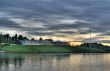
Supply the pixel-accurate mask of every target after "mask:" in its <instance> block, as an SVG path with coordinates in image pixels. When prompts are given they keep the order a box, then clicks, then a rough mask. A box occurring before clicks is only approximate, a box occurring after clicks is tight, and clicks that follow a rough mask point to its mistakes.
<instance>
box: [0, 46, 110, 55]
mask: <svg viewBox="0 0 110 71" xmlns="http://www.w3.org/2000/svg"><path fill="white" fill-rule="evenodd" d="M0 51H1V52H0V53H110V48H109V49H105V48H87V47H86V48H83V47H71V46H54V45H39V46H38V45H37V46H32V45H30V46H24V45H9V46H2V47H0Z"/></svg>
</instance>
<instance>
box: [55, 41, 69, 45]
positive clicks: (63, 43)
mask: <svg viewBox="0 0 110 71" xmlns="http://www.w3.org/2000/svg"><path fill="white" fill-rule="evenodd" d="M53 44H54V45H65V46H67V45H69V43H68V42H62V41H55V42H53Z"/></svg>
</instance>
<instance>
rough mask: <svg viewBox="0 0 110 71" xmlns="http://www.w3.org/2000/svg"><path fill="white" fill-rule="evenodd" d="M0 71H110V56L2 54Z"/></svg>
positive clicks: (0, 54)
mask: <svg viewBox="0 0 110 71" xmlns="http://www.w3.org/2000/svg"><path fill="white" fill-rule="evenodd" d="M0 71H110V54H91V53H88V54H66V53H57V54H56V53H52V54H49V53H48V54H44V53H42V54H40V53H0Z"/></svg>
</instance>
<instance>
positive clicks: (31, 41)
mask: <svg viewBox="0 0 110 71" xmlns="http://www.w3.org/2000/svg"><path fill="white" fill-rule="evenodd" d="M20 43H21V44H22V45H53V43H52V42H50V41H47V40H42V41H39V40H21V41H20Z"/></svg>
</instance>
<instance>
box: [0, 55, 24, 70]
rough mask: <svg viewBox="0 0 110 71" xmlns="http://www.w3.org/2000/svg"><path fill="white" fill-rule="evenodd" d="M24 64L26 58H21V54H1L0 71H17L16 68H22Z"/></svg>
mask: <svg viewBox="0 0 110 71" xmlns="http://www.w3.org/2000/svg"><path fill="white" fill-rule="evenodd" d="M23 62H24V58H23V57H22V56H21V54H14V53H8V54H5V53H0V71H1V70H4V69H7V70H11V69H16V67H19V68H20V67H21V66H22V63H23ZM9 68H11V69H9Z"/></svg>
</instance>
